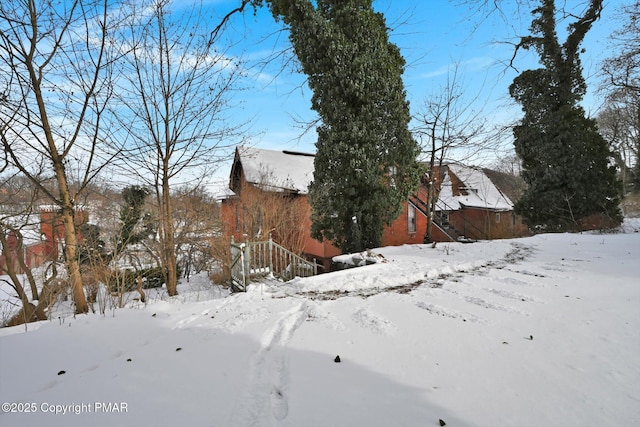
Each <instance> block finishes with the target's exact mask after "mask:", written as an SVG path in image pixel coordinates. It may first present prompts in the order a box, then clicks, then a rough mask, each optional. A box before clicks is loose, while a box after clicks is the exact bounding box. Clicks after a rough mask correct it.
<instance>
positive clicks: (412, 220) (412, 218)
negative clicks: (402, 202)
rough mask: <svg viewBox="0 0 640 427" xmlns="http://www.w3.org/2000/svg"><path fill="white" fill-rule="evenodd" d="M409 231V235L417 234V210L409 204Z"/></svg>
mask: <svg viewBox="0 0 640 427" xmlns="http://www.w3.org/2000/svg"><path fill="white" fill-rule="evenodd" d="M407 228H408V229H407V231H409V233H415V232H416V208H415V206H413V205H412V204H411V203H409V209H408V210H407Z"/></svg>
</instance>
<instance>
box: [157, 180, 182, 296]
mask: <svg viewBox="0 0 640 427" xmlns="http://www.w3.org/2000/svg"><path fill="white" fill-rule="evenodd" d="M161 228H162V230H163V233H162V234H163V238H162V261H163V263H164V266H163V267H164V270H165V272H164V274H165V283H166V286H167V293H168V294H169V296H175V295H178V273H177V260H176V251H175V238H174V230H173V209H172V206H171V192H170V188H169V179H168V177H167V174H165V179H163V182H162V226H161Z"/></svg>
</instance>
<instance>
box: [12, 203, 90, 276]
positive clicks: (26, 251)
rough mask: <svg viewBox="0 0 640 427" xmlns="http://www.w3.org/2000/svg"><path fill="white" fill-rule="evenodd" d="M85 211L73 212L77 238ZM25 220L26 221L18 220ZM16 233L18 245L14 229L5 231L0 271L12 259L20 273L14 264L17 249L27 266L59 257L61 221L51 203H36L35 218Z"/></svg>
mask: <svg viewBox="0 0 640 427" xmlns="http://www.w3.org/2000/svg"><path fill="white" fill-rule="evenodd" d="M85 220H86V214H85V212H84V210H81V209H79V210H77V211H76V213H75V223H76V227H77V229H78V239H79V240H80V241H81V240H82V236H81V233H80V231H79V227H80V226H81V225H82V224H83V223H84V222H85ZM20 222H24V223H26V224H28V223H29V222H30V221H29V220H25V221H20ZM20 235H21V236H22V245H21V244H20V238H19V237H18V233H16V232H15V231H12V230H10V231H9V232H8V233H7V236H6V241H7V247H6V248H3V251H2V254H1V255H0V271H3V270H4V269H5V267H6V263H7V262H12V263H13V266H14V267H15V271H16V272H17V273H19V274H20V273H22V269H21V268H20V266H19V265H18V261H17V254H18V251H19V250H20V251H21V252H22V256H23V257H24V261H25V264H26V266H27V268H29V269H31V268H36V267H39V266H41V265H43V264H44V263H46V262H50V261H54V260H57V259H58V258H59V256H60V255H61V251H62V243H63V242H64V224H63V222H62V218H61V217H60V214H59V212H58V208H57V207H54V206H42V207H40V217H39V220H38V221H37V222H36V221H34V224H33V225H32V226H26V227H21V229H20Z"/></svg>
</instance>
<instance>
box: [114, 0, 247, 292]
mask: <svg viewBox="0 0 640 427" xmlns="http://www.w3.org/2000/svg"><path fill="white" fill-rule="evenodd" d="M248 3H249V2H248V1H247V0H243V1H242V2H241V4H240V6H239V7H237V8H236V9H233V10H232V11H230V12H229V13H228V14H227V15H225V16H224V17H222V18H219V20H218V21H217V22H218V25H217V26H215V28H213V29H212V28H211V26H210V20H208V18H209V17H208V16H207V15H206V14H205V13H204V10H203V8H202V5H200V6H198V5H189V6H186V7H185V5H184V4H181V5H180V7H181V8H179V9H176V6H177V3H174V2H172V1H171V0H159V1H153V2H151V3H149V4H143V5H142V6H140V9H138V10H136V11H135V12H134V13H133V14H132V17H131V20H130V22H129V25H128V29H127V32H126V34H122V35H120V36H121V37H122V38H124V39H126V40H128V42H129V43H130V45H131V52H130V53H129V54H128V55H127V56H126V60H127V67H128V68H127V72H126V76H127V77H126V79H125V81H123V82H121V84H122V87H121V89H120V97H119V99H120V102H121V105H122V108H121V112H123V113H124V114H122V115H121V117H127V118H130V119H131V120H130V121H125V120H123V122H122V125H123V128H125V129H126V130H127V131H128V136H129V137H130V140H131V143H130V146H129V148H130V151H129V153H128V157H127V161H126V162H127V164H128V166H129V167H130V168H131V169H132V170H133V171H134V173H135V174H136V175H137V176H138V178H139V179H141V180H142V181H143V182H145V183H146V184H148V185H149V186H150V187H151V188H152V189H153V190H152V191H153V192H154V195H155V200H156V203H157V207H158V212H159V227H158V237H159V240H160V247H161V249H160V256H159V258H160V260H161V264H162V267H163V271H164V272H165V274H166V280H165V283H166V286H167V291H168V293H169V295H176V294H177V258H176V240H175V224H174V222H173V220H174V215H173V203H172V198H171V187H172V185H176V184H178V183H180V182H179V181H178V180H180V179H182V180H183V181H182V182H184V180H185V179H191V180H193V181H196V182H198V181H200V180H202V179H203V178H204V177H206V176H207V175H208V174H210V171H211V168H212V167H215V166H217V165H219V164H220V160H223V159H225V158H227V156H230V155H231V147H232V146H234V145H235V144H236V143H237V142H239V137H240V130H241V127H240V126H234V125H231V124H229V122H228V121H227V119H228V117H227V116H226V115H225V114H226V113H227V111H228V110H227V109H228V107H229V98H230V96H231V93H232V91H233V89H234V88H235V86H234V85H235V84H236V82H237V79H238V77H239V76H240V75H241V71H242V70H241V68H240V66H239V64H238V63H237V61H235V60H234V59H232V58H231V57H230V56H228V55H226V53H225V51H221V50H220V45H219V44H220V43H221V42H222V34H223V29H224V27H225V25H226V24H227V22H228V21H229V19H230V18H231V16H232V15H233V14H234V13H237V12H242V11H243V10H244V8H245V6H246V5H247V4H248Z"/></svg>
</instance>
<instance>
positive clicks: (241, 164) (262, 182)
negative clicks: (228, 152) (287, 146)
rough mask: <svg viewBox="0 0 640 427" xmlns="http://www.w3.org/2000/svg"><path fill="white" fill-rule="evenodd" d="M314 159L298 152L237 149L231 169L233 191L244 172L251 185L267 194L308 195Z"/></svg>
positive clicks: (312, 156)
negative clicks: (240, 172) (236, 180)
mask: <svg viewBox="0 0 640 427" xmlns="http://www.w3.org/2000/svg"><path fill="white" fill-rule="evenodd" d="M314 157H315V156H314V155H313V154H309V153H298V152H295V151H276V150H265V149H262V148H253V147H244V146H242V147H238V148H236V155H235V159H234V161H233V166H232V168H231V183H230V186H231V187H232V188H231V189H232V190H233V189H234V182H233V180H234V177H236V176H239V175H238V173H239V171H240V170H242V171H243V172H244V176H245V180H246V181H247V182H248V183H250V184H253V185H255V186H256V187H259V188H261V189H263V190H265V191H287V192H293V193H298V194H307V192H308V188H309V184H310V183H311V181H312V180H313V159H314ZM236 184H237V183H236Z"/></svg>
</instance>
